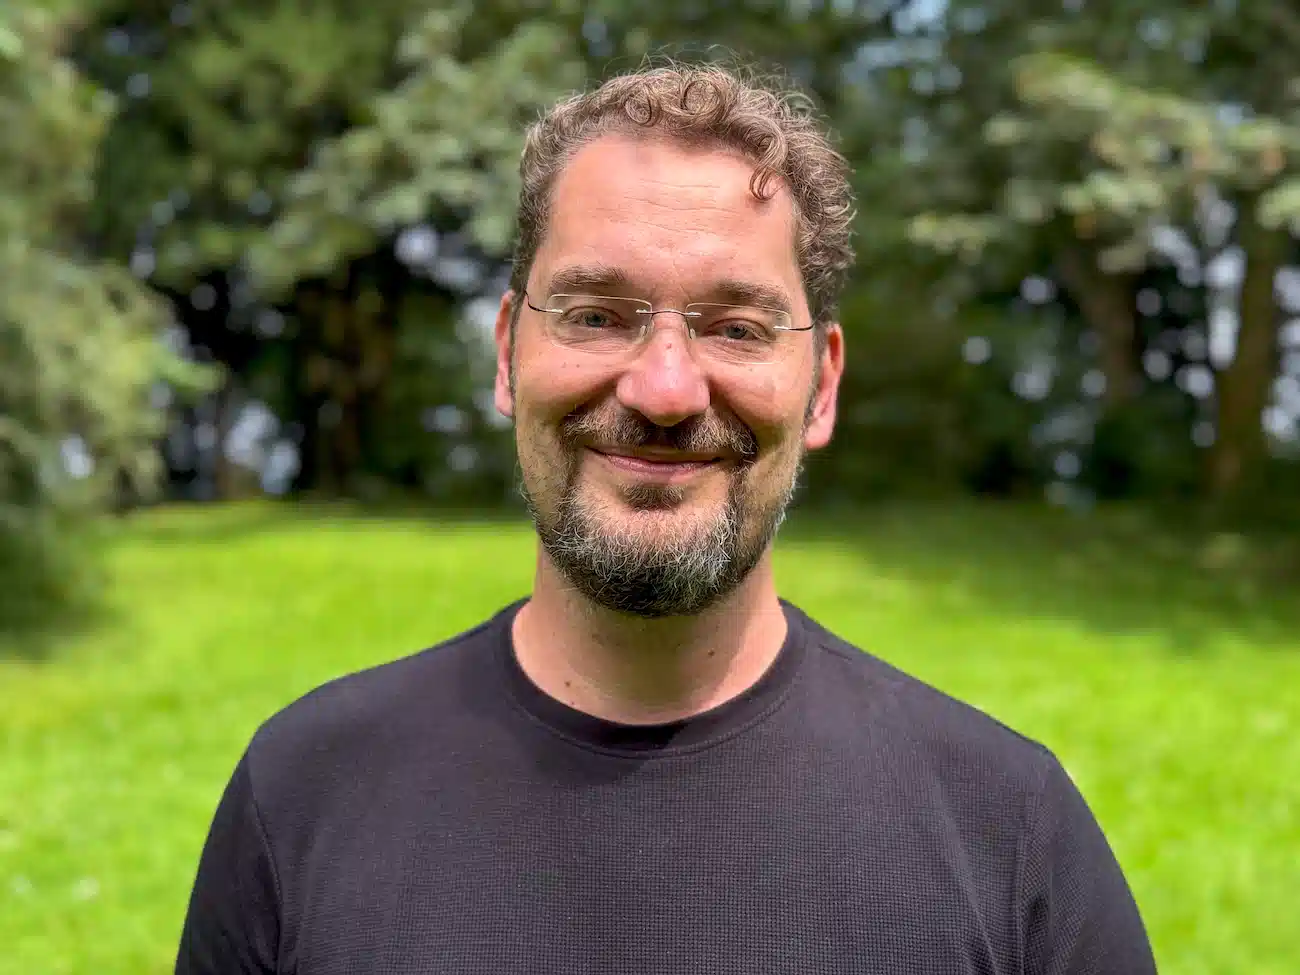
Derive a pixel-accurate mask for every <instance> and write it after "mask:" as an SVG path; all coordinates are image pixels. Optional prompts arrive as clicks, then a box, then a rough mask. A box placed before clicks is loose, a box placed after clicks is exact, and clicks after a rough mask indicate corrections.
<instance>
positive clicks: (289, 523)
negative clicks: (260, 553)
mask: <svg viewBox="0 0 1300 975" xmlns="http://www.w3.org/2000/svg"><path fill="white" fill-rule="evenodd" d="M525 517H526V515H525V512H524V509H523V507H522V505H520V506H507V505H498V506H495V507H487V506H480V507H471V506H469V505H459V506H451V505H433V504H430V503H429V502H427V501H420V500H418V499H417V500H410V501H405V500H395V501H387V502H384V503H381V504H364V503H361V502H357V501H335V500H325V499H313V498H306V499H292V500H273V499H259V500H256V501H241V502H233V503H229V504H177V505H167V506H165V507H159V508H152V509H141V510H139V511H136V512H132V513H131V514H128V515H126V516H123V517H119V518H117V519H115V521H114V523H113V525H111V526H110V528H109V532H110V533H113V532H122V533H126V534H129V535H130V537H131V538H133V539H138V540H140V541H144V542H149V543H158V544H179V545H185V544H204V543H220V542H228V541H234V540H236V539H240V538H248V537H251V536H255V535H259V534H264V533H268V532H270V533H274V532H283V531H293V530H295V529H296V528H298V527H301V526H302V525H303V524H304V523H315V524H319V525H321V526H324V527H328V526H342V527H352V526H357V525H373V524H375V523H380V522H382V523H386V524H390V525H402V526H403V527H406V528H409V529H410V530H412V531H427V532H436V531H438V530H439V529H444V528H452V529H462V528H484V529H490V528H492V527H495V526H499V525H502V524H517V523H519V522H521V521H522V520H523V519H524V518H525Z"/></svg>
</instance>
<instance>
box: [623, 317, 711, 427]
mask: <svg viewBox="0 0 1300 975" xmlns="http://www.w3.org/2000/svg"><path fill="white" fill-rule="evenodd" d="M673 317H675V316H662V317H658V319H657V321H656V323H655V327H654V331H653V332H652V333H651V335H650V337H649V338H648V339H647V340H646V344H645V346H644V347H643V348H642V349H641V350H640V354H639V355H637V357H636V358H635V359H634V360H633V361H632V363H631V365H629V366H628V368H627V370H626V371H625V372H624V373H623V375H622V376H621V377H620V379H619V382H618V390H617V395H618V400H619V402H620V403H621V404H622V405H623V406H625V407H627V408H628V409H630V410H636V411H637V412H638V413H640V414H641V415H642V416H644V417H645V418H646V419H647V420H649V421H650V422H651V423H654V424H656V425H658V426H661V427H671V426H676V425H677V424H678V423H681V422H682V421H684V420H688V419H690V418H691V417H692V416H697V415H699V414H701V413H704V412H706V411H707V410H708V408H709V384H708V381H707V378H706V377H705V374H704V371H703V370H702V369H701V368H700V365H699V363H698V362H696V361H695V356H694V354H693V353H692V351H691V346H690V337H689V336H688V335H687V333H686V326H685V322H684V321H682V320H681V319H678V320H677V321H673V320H672V319H673Z"/></svg>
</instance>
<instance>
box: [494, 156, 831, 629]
mask: <svg viewBox="0 0 1300 975" xmlns="http://www.w3.org/2000/svg"><path fill="white" fill-rule="evenodd" d="M751 175H752V165H751V164H750V163H748V162H747V161H745V160H743V159H742V158H740V157H739V156H735V155H732V154H729V153H726V152H722V151H718V150H715V149H699V148H685V147H682V146H678V145H674V144H669V143H666V142H660V141H640V140H633V139H630V138H626V137H622V136H606V137H603V138H601V139H599V140H598V141H596V142H594V143H591V144H590V145H588V146H586V147H584V148H583V149H582V150H580V151H579V152H578V153H577V154H576V155H575V156H574V158H573V159H572V160H571V161H570V162H569V164H568V166H567V167H566V168H565V170H564V172H563V173H562V174H561V175H560V177H559V179H558V180H557V183H556V186H555V188H554V196H553V199H552V206H551V218H550V223H549V226H548V228H547V233H546V237H545V240H544V241H543V243H542V246H541V249H540V251H539V252H538V254H537V258H536V260H535V261H534V263H533V267H532V272H531V275H530V277H529V284H528V299H529V300H530V301H531V303H532V304H533V305H535V306H537V307H539V308H543V307H547V299H548V296H550V295H551V294H553V293H555V292H557V291H565V292H574V291H578V292H580V293H583V294H595V295H607V296H614V297H623V298H638V299H645V300H647V301H650V302H652V303H653V305H654V307H655V308H656V309H660V308H673V309H682V308H684V307H685V306H686V305H687V304H689V303H691V302H710V301H712V302H729V303H732V304H735V303H737V302H736V301H735V300H734V299H732V298H729V296H732V295H734V294H736V293H737V285H738V284H739V285H741V286H748V287H751V288H752V289H755V290H766V291H767V292H771V293H773V294H775V295H777V296H780V297H781V298H783V300H784V301H785V302H787V303H788V305H789V308H790V315H791V322H792V324H794V325H795V326H796V327H799V326H806V325H808V324H810V320H809V312H808V307H807V301H806V299H805V296H804V291H803V286H802V283H801V280H800V275H799V268H798V265H797V262H796V256H795V250H794V229H793V228H794V222H793V209H792V205H791V201H790V199H789V197H788V196H787V195H786V193H785V192H784V190H783V191H782V192H781V193H779V194H777V195H776V196H775V197H773V198H772V199H771V200H769V201H766V202H763V201H759V200H757V199H755V198H754V196H753V194H752V193H751V191H750V179H751ZM575 278H581V279H584V280H583V283H582V284H581V286H578V285H575V284H573V283H572V282H573V281H574V279H575ZM561 279H566V280H567V281H568V282H570V283H568V284H565V285H561V284H558V283H557V282H559V281H560V280H561ZM516 302H518V303H520V305H521V306H522V308H521V312H520V315H519V319H518V323H517V326H516V327H515V328H514V329H513V336H512V329H511V327H510V320H511V313H512V310H513V308H514V306H515V303H516ZM523 302H524V296H523V295H512V294H507V295H506V296H505V298H504V299H503V301H502V306H501V311H500V313H499V316H498V321H497V350H498V369H497V381H496V400H497V406H498V408H499V409H500V410H501V412H502V413H504V414H505V415H507V416H512V417H513V418H514V420H515V435H516V441H517V445H518V450H519V462H520V467H521V470H522V473H523V487H524V493H525V497H526V498H527V499H528V502H529V507H530V510H531V511H532V514H533V518H534V521H535V522H536V525H537V529H538V534H539V537H540V539H541V542H542V545H543V549H544V551H545V553H546V554H547V556H548V557H549V558H550V560H551V561H552V562H553V563H554V565H555V566H556V567H557V568H558V569H559V571H560V572H561V573H563V575H564V576H565V577H566V578H567V580H568V581H569V582H570V584H572V585H573V586H575V587H576V588H577V589H578V590H579V591H580V592H582V593H583V594H584V595H586V596H587V597H589V598H590V599H592V600H593V601H594V602H596V603H597V604H600V605H603V606H606V607H608V608H610V609H614V610H616V611H619V612H624V613H629V614H633V615H637V616H643V617H661V616H678V615H692V614H695V613H698V612H699V611H701V610H702V609H704V608H705V607H707V606H709V605H710V604H711V603H713V602H715V601H716V600H717V599H719V598H721V597H722V596H724V595H726V594H727V593H728V592H730V591H731V590H732V589H733V588H734V587H735V586H736V585H737V584H738V583H739V582H741V581H742V580H743V579H744V578H745V577H746V576H747V575H748V574H749V573H750V571H751V570H752V569H753V568H754V567H755V566H756V565H757V564H758V562H759V561H760V559H762V558H763V557H764V556H765V554H766V552H767V550H768V548H769V546H770V543H771V541H772V538H773V536H774V535H775V533H776V529H777V527H778V525H779V524H780V522H781V519H782V518H783V516H784V513H785V509H786V506H787V505H788V503H789V501H790V497H791V494H792V492H793V489H794V485H795V481H796V478H797V476H798V472H799V467H800V464H801V461H802V458H803V454H804V451H805V450H807V449H815V448H818V447H821V446H823V445H824V444H825V443H826V442H827V441H828V440H829V439H830V434H831V429H832V426H833V424H834V415H835V394H836V390H837V388H838V384H839V377H840V373H841V369H842V362H843V343H842V337H841V334H840V330H839V328H838V326H834V327H832V328H831V329H830V331H829V333H828V335H827V337H826V341H825V342H824V343H823V345H824V349H823V350H822V351H821V352H820V354H819V353H818V352H817V343H816V339H815V337H814V333H813V332H811V331H804V332H789V333H785V334H784V335H782V341H783V342H784V343H785V344H784V350H785V351H784V352H783V354H782V355H781V356H780V357H777V358H775V359H773V361H770V362H764V363H762V364H755V365H749V366H746V367H743V368H738V367H736V366H734V365H733V366H730V367H725V368H720V367H718V365H717V364H716V363H715V362H713V361H711V360H710V358H709V356H707V355H703V354H701V351H700V349H699V347H698V346H697V345H696V344H694V343H693V342H692V340H691V339H690V337H689V334H688V333H687V331H686V328H685V321H684V319H683V318H682V316H681V315H678V314H674V313H671V312H668V313H664V314H658V315H656V316H655V317H654V331H653V332H652V334H651V335H650V336H649V337H648V338H647V339H646V340H645V342H644V344H643V345H641V346H640V347H639V348H638V349H636V350H635V351H634V352H633V353H631V354H629V355H617V356H609V355H603V354H594V353H591V352H589V351H586V350H578V349H574V348H571V347H566V346H564V345H562V344H560V343H557V342H556V341H554V340H553V338H552V336H550V335H548V333H547V323H546V316H545V315H544V314H543V313H542V312H538V311H534V310H532V309H531V308H529V307H527V305H526V304H523Z"/></svg>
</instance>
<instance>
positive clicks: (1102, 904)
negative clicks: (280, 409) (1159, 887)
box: [176, 604, 1155, 975]
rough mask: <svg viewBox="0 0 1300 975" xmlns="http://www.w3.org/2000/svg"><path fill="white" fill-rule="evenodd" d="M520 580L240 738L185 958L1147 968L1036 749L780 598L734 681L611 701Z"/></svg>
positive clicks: (1092, 842) (1100, 854)
mask: <svg viewBox="0 0 1300 975" xmlns="http://www.w3.org/2000/svg"><path fill="white" fill-rule="evenodd" d="M518 605H519V604H515V605H514V606H511V607H508V608H507V609H505V610H503V611H502V612H501V613H500V614H499V615H497V616H496V617H494V618H493V619H492V620H490V621H488V622H487V623H485V624H483V625H482V626H480V627H478V628H476V629H475V630H472V631H470V632H468V633H466V634H463V635H461V636H460V637H457V638H456V639H453V640H450V641H448V642H447V643H444V644H442V645H440V646H437V647H434V648H432V649H430V650H426V651H424V652H423V653H420V654H416V655H414V656H411V657H407V658H404V659H402V660H399V661H396V662H394V663H390V664H386V665H384V666H381V667H377V668H375V669H372V670H368V671H365V672H363V673H360V674H355V675H351V676H348V677H345V678H342V679H340V680H337V681H334V682H332V683H330V684H327V685H325V686H324V687H322V688H319V689H318V690H316V691H314V692H312V693H311V694H308V695H307V696H306V697H304V698H303V699H301V700H299V701H298V702H296V703H294V704H292V705H291V706H289V707H288V708H286V709H285V710H284V711H282V712H280V713H279V714H277V715H276V716H275V717H273V718H271V719H270V720H269V721H268V722H267V723H266V724H265V725H264V726H263V727H262V728H260V729H259V731H258V732H257V734H256V735H255V736H254V738H253V740H252V742H251V743H250V745H249V747H248V749H247V751H246V752H245V754H244V755H243V756H242V758H241V760H240V761H239V763H238V766H237V767H236V769H235V772H234V775H233V777H232V778H231V780H230V783H229V785H228V787H227V789H226V791H225V794H224V796H223V797H222V799H221V802H220V805H219V807H218V809H217V813H216V817H215V820H214V822H213V824H212V829H211V832H210V834H209V837H208V841H207V844H206V846H205V848H204V852H203V855H202V858H201V861H200V864H199V869H198V877H197V881H196V883H195V887H194V891H193V895H192V899H191V902H190V907H189V914H188V917H187V918H186V921H185V926H184V931H183V934H182V938H181V947H180V954H179V960H178V962H177V967H176V970H177V972H178V973H179V975H218V973H219V975H233V973H270V972H277V973H296V975H344V973H349V975H360V973H376V975H377V973H395V975H414V973H420V975H435V973H437V975H525V973H527V975H538V973H556V975H581V973H592V975H596V973H600V975H641V973H644V975H779V973H790V975H822V973H830V972H835V973H845V975H848V973H880V975H886V973H887V975H959V973H962V975H995V973H996V975H1148V973H1152V972H1154V971H1155V965H1154V963H1153V961H1152V957H1151V950H1150V947H1149V945H1148V942H1147V938H1146V935H1145V933H1144V931H1143V927H1142V922H1141V920H1140V919H1139V916H1138V912H1137V909H1136V907H1135V905H1134V902H1133V898H1132V896H1131V895H1130V892H1129V889H1128V887H1127V885H1126V883H1125V880H1124V878H1123V875H1122V874H1121V872H1120V869H1119V866H1118V865H1117V863H1116V861H1115V858H1114V856H1113V855H1112V853H1111V850H1110V848H1109V847H1108V845H1107V842H1106V840H1105V839H1104V838H1103V835H1102V833H1101V830H1100V829H1099V828H1098V825H1097V822H1096V820H1095V819H1094V818H1093V816H1092V814H1091V813H1090V812H1089V810H1088V807H1087V806H1086V804H1085V802H1084V800H1083V798H1082V797H1081V796H1080V794H1079V792H1078V791H1077V790H1076V789H1075V787H1074V786H1073V785H1072V783H1071V780H1070V779H1069V777H1068V776H1067V775H1066V774H1065V772H1064V770H1063V769H1062V767H1061V765H1060V764H1059V763H1058V762H1057V761H1056V759H1055V758H1054V757H1053V756H1052V754H1051V753H1050V752H1049V751H1048V750H1047V749H1045V748H1044V747H1042V746H1041V745H1039V744H1036V743H1035V742H1033V741H1030V740H1028V739H1026V738H1024V737H1022V736H1020V735H1018V734H1016V733H1014V732H1012V731H1010V730H1008V729H1007V728H1005V727H1004V726H1002V725H1000V724H998V723H997V722H995V721H994V720H992V719H991V718H989V717H987V716H985V715H984V714H982V713H980V712H979V711H977V710H975V709H973V708H971V707H968V706H966V705H964V704H962V703H959V702H958V701H955V700H953V699H952V698H949V697H947V696H945V695H944V694H942V693H940V692H938V691H937V690H934V689H932V688H930V687H928V686H926V685H925V684H923V683H921V682H919V681H917V680H915V679H913V678H911V677H909V676H907V675H905V674H903V673H901V672H899V671H898V670H896V669H894V668H893V667H891V666H889V665H888V664H886V663H884V662H883V661H881V660H879V659H877V658H875V657H873V656H871V655H869V654H867V653H864V652H862V651H860V650H858V649H856V648H854V647H852V646H850V645H848V644H846V643H844V642H842V641H841V640H839V639H837V638H836V637H834V636H833V635H831V634H830V633H828V632H827V631H826V630H825V629H823V628H822V627H820V626H818V625H817V624H816V623H814V622H813V621H812V620H810V619H809V618H808V617H807V616H805V615H804V614H803V613H801V612H800V611H799V610H797V609H795V608H794V607H792V606H790V605H788V604H787V605H785V613H786V618H787V620H788V621H789V624H790V628H789V636H788V638H787V639H786V641H785V644H784V646H783V647H782V649H781V652H780V654H779V655H778V656H777V659H776V661H775V663H774V664H773V665H772V666H771V668H769V670H768V671H767V673H766V674H765V675H764V677H763V678H762V679H761V680H760V681H759V682H758V683H757V684H756V685H755V686H754V687H752V688H751V689H750V690H749V691H748V692H746V693H745V694H743V695H741V696H740V697H737V698H735V699H733V700H732V701H729V702H727V703H726V704H724V705H722V706H721V707H719V708H716V709H714V710H712V711H710V712H708V713H706V714H704V715H701V716H699V717H696V718H692V719H689V720H686V721H681V722H677V723H674V724H671V725H660V726H655V727H649V728H647V727H632V726H622V725H615V724H612V723H609V722H606V721H602V720H600V719H597V718H593V717H591V716H588V715H584V714H582V713H580V712H578V711H575V710H572V709H570V708H568V707H566V706H564V705H563V704H561V703H560V702H558V701H556V700H554V699H552V698H550V697H548V696H547V695H545V694H543V693H542V692H541V691H540V690H539V689H538V688H537V687H536V686H535V685H534V684H532V682H531V681H530V680H529V679H528V677H527V676H526V675H525V674H524V673H523V671H522V670H521V669H520V668H519V665H518V663H517V662H516V660H515V657H514V653H513V649H512V644H511V639H510V624H511V620H512V619H513V616H514V613H515V611H516V610H517V609H518Z"/></svg>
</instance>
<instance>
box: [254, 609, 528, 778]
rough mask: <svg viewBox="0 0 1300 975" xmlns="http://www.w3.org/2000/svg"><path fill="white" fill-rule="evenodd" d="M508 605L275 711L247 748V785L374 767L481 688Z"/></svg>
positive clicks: (450, 714)
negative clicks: (249, 779) (414, 650)
mask: <svg viewBox="0 0 1300 975" xmlns="http://www.w3.org/2000/svg"><path fill="white" fill-rule="evenodd" d="M510 609H511V607H508V608H507V609H504V610H502V611H501V612H500V613H498V614H496V615H495V616H493V617H491V618H490V619H488V620H486V621H484V622H482V623H480V624H479V625H477V626H475V627H473V628H472V629H469V630H466V631H464V632H462V633H459V634H457V635H456V636H453V637H451V638H449V639H447V640H444V641H442V642H441V643H438V644H436V645H434V646H431V647H429V648H427V649H424V650H421V651H419V652H417V653H413V654H410V655H408V656H405V657H402V658H400V659H397V660H393V661H390V662H388V663H384V664H380V665H378V666H375V667H370V668H367V669H365V670H361V671H357V672H355V673H351V674H347V675H345V676H342V677H339V678H336V679H334V680H331V681H329V682H327V683H325V684H323V685H321V686H319V687H317V688H315V689H314V690H312V691H310V692H308V693H307V694H304V695H303V696H302V697H300V698H298V699H297V700H295V701H293V702H292V703H290V704H288V705H287V706H285V707H284V708H282V709H281V710H279V711H278V712H276V713H275V714H274V715H272V716H271V717H270V718H269V719H267V720H266V721H265V722H264V723H263V724H262V725H261V726H260V727H259V728H258V729H257V731H256V733H255V734H254V735H253V738H252V741H251V742H250V744H249V746H248V750H247V756H248V764H249V771H250V775H251V776H252V779H253V784H254V786H255V787H263V786H266V785H269V784H270V783H283V782H285V781H286V780H294V781H297V782H299V783H301V784H303V785H307V784H308V783H309V782H310V780H311V779H313V778H318V777H322V776H324V777H332V776H335V775H337V774H338V773H339V772H340V771H341V770H345V769H349V768H351V769H364V768H367V767H370V768H374V767H376V766H377V765H379V764H382V762H383V760H384V758H385V756H386V755H396V754H401V753H402V752H403V751H404V749H405V748H406V746H408V745H410V744H411V743H413V742H417V741H420V740H421V739H426V738H428V737H429V735H430V733H431V732H436V730H437V726H438V725H439V723H445V722H447V721H449V720H454V718H455V716H456V713H457V711H458V706H463V705H465V704H469V703H472V701H473V698H474V697H475V696H476V695H477V694H480V693H482V689H483V687H484V685H485V684H486V683H488V680H487V678H488V675H489V674H490V672H491V669H492V662H491V659H490V658H491V657H492V651H493V648H494V646H495V642H496V641H497V640H498V639H500V638H501V632H502V628H503V627H505V626H508V625H509V619H508V617H509V614H510ZM260 791H262V789H261V788H259V792H260Z"/></svg>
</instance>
